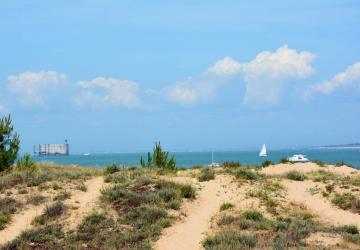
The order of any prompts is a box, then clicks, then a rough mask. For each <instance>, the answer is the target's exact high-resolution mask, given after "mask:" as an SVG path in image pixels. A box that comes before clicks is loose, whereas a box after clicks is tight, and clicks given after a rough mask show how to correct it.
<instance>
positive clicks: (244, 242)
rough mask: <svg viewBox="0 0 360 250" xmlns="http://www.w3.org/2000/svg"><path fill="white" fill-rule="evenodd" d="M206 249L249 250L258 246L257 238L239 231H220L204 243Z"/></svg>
mask: <svg viewBox="0 0 360 250" xmlns="http://www.w3.org/2000/svg"><path fill="white" fill-rule="evenodd" d="M203 246H204V248H205V249H207V250H210V249H248V248H254V247H255V246H256V238H254V237H253V236H251V235H249V234H244V233H241V232H238V231H230V230H229V231H220V232H219V233H216V234H215V235H214V236H209V237H207V238H206V239H205V240H204V241H203Z"/></svg>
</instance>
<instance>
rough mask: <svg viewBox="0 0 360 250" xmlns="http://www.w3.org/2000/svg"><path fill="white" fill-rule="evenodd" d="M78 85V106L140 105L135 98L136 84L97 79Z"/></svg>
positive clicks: (110, 79)
mask: <svg viewBox="0 0 360 250" xmlns="http://www.w3.org/2000/svg"><path fill="white" fill-rule="evenodd" d="M78 85H79V86H80V88H81V89H82V92H81V94H80V95H79V96H78V97H77V99H76V101H77V103H78V104H88V103H90V104H92V105H94V106H97V105H103V104H111V105H114V106H123V107H135V106H138V105H140V103H141V102H140V100H139V98H138V96H137V91H138V88H139V86H138V84H137V83H136V82H132V81H127V80H119V79H115V78H104V77H97V78H95V79H93V80H91V81H80V82H78Z"/></svg>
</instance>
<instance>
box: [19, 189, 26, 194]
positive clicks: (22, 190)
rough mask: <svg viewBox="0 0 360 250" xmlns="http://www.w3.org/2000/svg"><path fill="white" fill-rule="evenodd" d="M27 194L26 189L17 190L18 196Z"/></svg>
mask: <svg viewBox="0 0 360 250" xmlns="http://www.w3.org/2000/svg"><path fill="white" fill-rule="evenodd" d="M27 193H28V191H27V189H26V188H19V189H18V194H27Z"/></svg>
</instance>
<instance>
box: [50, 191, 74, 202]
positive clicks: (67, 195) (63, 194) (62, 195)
mask: <svg viewBox="0 0 360 250" xmlns="http://www.w3.org/2000/svg"><path fill="white" fill-rule="evenodd" d="M70 197H71V194H70V193H69V192H68V191H61V192H60V193H59V194H57V195H56V196H55V197H54V199H53V200H54V201H64V200H66V199H69V198H70Z"/></svg>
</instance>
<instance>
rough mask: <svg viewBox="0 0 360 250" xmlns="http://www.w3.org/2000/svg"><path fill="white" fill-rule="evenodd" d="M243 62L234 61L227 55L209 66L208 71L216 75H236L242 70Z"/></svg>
mask: <svg viewBox="0 0 360 250" xmlns="http://www.w3.org/2000/svg"><path fill="white" fill-rule="evenodd" d="M243 69H244V67H243V64H241V63H240V62H237V61H235V60H234V59H232V58H231V57H229V56H226V57H224V58H223V59H222V60H219V61H218V62H216V63H215V64H214V66H212V67H210V68H209V69H208V71H209V72H210V73H213V74H216V75H236V74H239V73H241V72H242V71H243Z"/></svg>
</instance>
